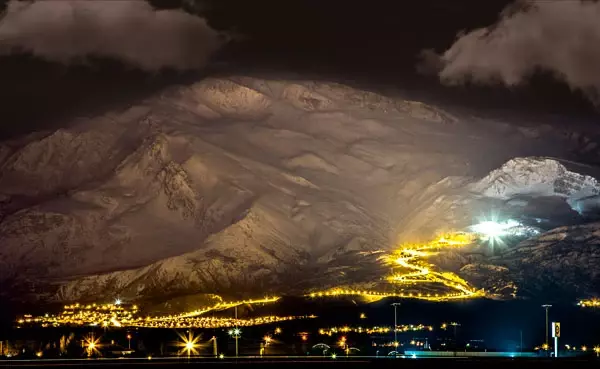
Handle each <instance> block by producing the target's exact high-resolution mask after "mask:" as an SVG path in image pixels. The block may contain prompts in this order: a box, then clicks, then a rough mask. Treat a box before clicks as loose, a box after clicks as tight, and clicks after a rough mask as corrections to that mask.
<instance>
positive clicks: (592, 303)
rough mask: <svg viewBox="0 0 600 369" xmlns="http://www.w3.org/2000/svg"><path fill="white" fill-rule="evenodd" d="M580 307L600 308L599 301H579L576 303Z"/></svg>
mask: <svg viewBox="0 0 600 369" xmlns="http://www.w3.org/2000/svg"><path fill="white" fill-rule="evenodd" d="M577 305H579V306H581V307H591V308H600V300H599V299H590V300H581V301H579V302H578V303H577Z"/></svg>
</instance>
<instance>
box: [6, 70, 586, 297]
mask: <svg viewBox="0 0 600 369" xmlns="http://www.w3.org/2000/svg"><path fill="white" fill-rule="evenodd" d="M70 127H71V128H68V129H62V130H58V131H56V132H49V133H47V134H45V135H43V136H41V137H40V136H32V137H30V138H26V139H24V141H23V142H20V144H19V145H14V144H11V145H9V143H7V144H5V146H1V147H6V148H5V149H2V150H0V153H3V154H2V156H0V159H1V161H0V162H1V163H2V164H1V170H0V211H1V212H2V221H1V223H0V279H2V280H3V281H6V282H5V283H10V284H11V285H13V286H25V287H24V288H25V289H27V290H29V291H31V292H33V293H36V294H39V293H40V292H41V291H43V292H46V293H48V292H49V293H51V294H53V293H54V292H55V291H57V293H56V294H55V295H54V297H53V298H56V299H59V300H74V299H80V298H87V299H91V298H94V299H99V298H103V297H110V296H114V295H115V294H119V295H121V296H123V297H131V298H152V297H156V296H167V295H168V296H177V295H182V294H186V293H207V294H210V293H219V294H222V295H226V296H227V295H229V296H253V295H256V294H264V293H266V292H273V293H285V292H290V291H293V292H298V291H301V290H302V289H303V288H310V287H315V286H325V285H328V284H330V283H334V282H335V283H338V282H340V283H341V282H343V283H365V282H367V283H369V282H371V281H372V280H373V278H376V276H375V275H374V269H373V268H372V265H371V264H370V262H366V261H363V262H361V260H362V259H361V258H360V257H357V256H356V255H357V253H358V252H360V251H368V250H377V249H391V248H393V247H394V246H395V245H396V243H397V242H399V241H406V240H425V239H429V238H431V237H432V235H433V234H435V233H437V232H439V231H442V230H447V229H460V228H463V227H466V226H468V225H470V224H471V223H472V222H473V219H474V217H476V216H478V215H480V214H481V213H486V212H489V210H490V208H491V207H493V206H496V205H498V203H502V204H504V203H505V202H506V200H507V199H510V198H512V197H515V196H517V195H520V194H527V195H528V196H529V195H531V192H532V191H531V189H532V188H551V187H552V185H551V184H550V183H552V184H555V183H557V181H559V180H562V181H563V182H564V183H565V185H566V187H565V186H563V187H561V190H560V191H558V190H557V191H554V192H552V193H548V192H544V193H543V195H544V196H546V195H552V196H554V195H557V194H558V195H560V196H562V197H561V200H560V201H563V202H564V201H565V199H564V197H565V196H564V194H575V193H578V191H580V190H581V189H582V188H583V187H586V188H587V187H590V188H596V187H594V186H597V183H596V182H594V181H595V180H594V179H593V178H591V177H584V176H579V175H578V174H577V173H570V172H568V171H565V170H562V169H561V170H559V169H556V168H560V165H561V164H559V163H558V162H556V161H553V160H550V159H540V158H538V157H534V158H526V159H515V160H513V161H509V160H510V159H512V158H514V157H519V156H528V155H538V156H552V157H564V158H567V159H574V158H573V157H571V156H569V155H570V154H569V153H568V152H570V151H569V150H571V149H572V148H573V146H572V145H573V143H572V141H569V140H568V139H567V138H565V137H564V135H563V134H561V133H560V132H559V133H557V132H556V131H553V130H540V131H536V132H535V134H533V135H532V133H531V128H530V127H529V128H527V129H524V128H523V127H521V126H519V125H517V124H514V125H511V124H506V123H502V124H499V123H498V122H492V121H490V122H485V121H483V122H482V121H479V120H478V121H474V120H472V119H470V118H468V117H458V116H454V115H452V114H450V113H447V112H444V111H442V110H441V109H438V108H436V107H432V106H428V105H426V104H423V103H418V102H413V101H405V100H400V99H397V98H393V97H385V96H381V95H378V94H375V93H373V92H367V91H359V90H356V89H352V88H350V87H347V86H343V85H338V84H332V83H325V82H316V81H285V80H266V79H256V78H249V77H231V78H209V79H206V80H203V81H200V82H197V83H195V84H192V85H188V86H181V87H178V88H172V89H169V90H167V91H165V92H164V93H163V94H162V95H160V96H156V97H154V98H151V99H149V100H147V101H144V102H142V103H140V104H139V105H137V106H133V107H131V108H130V109H127V110H125V111H120V112H109V113H106V114H105V115H103V116H98V117H93V118H88V119H81V120H80V121H78V122H74V123H73V124H72V125H71V126H70ZM499 137H502V139H499ZM586 145H587V144H586ZM571 151H572V150H571ZM589 153H590V151H589V150H588V154H589ZM503 163H507V164H506V165H504V166H502V167H501V165H502V164H503ZM511 163H513V164H511ZM514 163H519V164H518V165H514ZM540 163H542V164H543V165H542V164H540ZM540 165H542V166H541V167H540ZM498 167H500V169H497V171H495V172H492V173H491V174H489V176H487V177H486V175H487V174H488V173H489V172H490V171H492V170H494V169H496V168H498ZM528 168H529V169H528ZM540 168H542V169H543V168H550V169H553V171H549V173H550V174H549V175H547V176H542V175H538V176H530V177H531V178H529V179H527V180H519V181H514V183H513V182H510V181H509V180H505V179H502V180H499V179H498V178H505V177H506V178H511V179H514V178H522V177H523V176H522V173H524V172H527V171H528V170H529V171H535V172H539V171H540V170H541V169H540ZM498 171H500V172H502V173H500V172H498ZM501 174H502V175H504V177H503V176H502V175H501ZM478 178H484V179H478ZM509 182H510V186H509V185H507V183H509ZM500 184H502V186H505V187H506V188H509V187H510V191H505V192H503V195H502V196H500V195H498V196H496V195H494V196H492V197H495V198H489V197H490V196H489V194H488V192H489V191H491V190H490V188H493V189H495V190H494V191H496V192H494V193H499V191H500V190H496V189H499V188H501V186H500ZM502 188H504V187H502ZM552 188H555V187H552ZM477 191H479V192H478V193H477ZM500 192H501V191H500ZM484 195H485V196H484ZM560 196H559V197H560ZM508 207H509V208H511V209H512V210H513V211H515V209H517V211H521V210H518V209H523V207H522V206H521V207H515V206H512V207H511V206H508ZM361 263H364V265H363V266H364V268H363V270H359V269H360V268H357V267H356V266H357V265H361ZM463 264H464V261H463V262H458V263H457V265H456V269H459V268H460V266H461V265H463ZM342 270H343V273H342V272H340V271H342ZM352 270H356V272H352ZM482 284H485V281H484V282H482ZM292 286H294V287H292ZM15 288H16V287H15ZM6 293H10V291H7V292H6ZM20 296H24V295H22V294H21V295H20Z"/></svg>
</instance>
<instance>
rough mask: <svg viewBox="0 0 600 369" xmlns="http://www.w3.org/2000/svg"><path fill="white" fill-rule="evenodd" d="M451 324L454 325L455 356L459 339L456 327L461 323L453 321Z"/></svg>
mask: <svg viewBox="0 0 600 369" xmlns="http://www.w3.org/2000/svg"><path fill="white" fill-rule="evenodd" d="M450 325H451V326H452V327H454V356H456V350H457V348H458V340H457V335H456V328H457V327H460V324H459V323H456V322H452V323H450Z"/></svg>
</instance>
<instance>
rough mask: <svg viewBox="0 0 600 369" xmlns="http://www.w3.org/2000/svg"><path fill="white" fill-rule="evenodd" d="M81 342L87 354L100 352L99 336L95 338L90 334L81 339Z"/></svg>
mask: <svg viewBox="0 0 600 369" xmlns="http://www.w3.org/2000/svg"><path fill="white" fill-rule="evenodd" d="M83 342H84V344H85V351H86V353H87V356H92V355H99V354H100V351H99V348H100V338H96V337H94V335H93V334H90V335H89V336H87V337H85V338H84V339H83Z"/></svg>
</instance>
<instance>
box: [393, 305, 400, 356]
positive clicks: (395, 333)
mask: <svg viewBox="0 0 600 369" xmlns="http://www.w3.org/2000/svg"><path fill="white" fill-rule="evenodd" d="M392 306H393V307H394V346H395V347H396V349H398V314H397V310H396V308H397V307H398V306H400V303H399V302H394V303H393V304H392Z"/></svg>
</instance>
